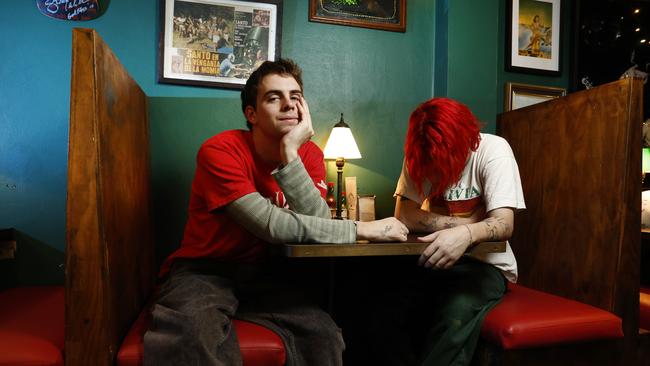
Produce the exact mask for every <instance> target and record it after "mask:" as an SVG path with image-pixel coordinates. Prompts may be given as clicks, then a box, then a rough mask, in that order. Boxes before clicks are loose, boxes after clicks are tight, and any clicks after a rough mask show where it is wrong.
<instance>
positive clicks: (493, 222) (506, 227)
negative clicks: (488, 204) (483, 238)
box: [483, 217, 510, 241]
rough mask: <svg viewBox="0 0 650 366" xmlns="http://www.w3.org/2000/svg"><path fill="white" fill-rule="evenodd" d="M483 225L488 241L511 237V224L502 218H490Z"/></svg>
mask: <svg viewBox="0 0 650 366" xmlns="http://www.w3.org/2000/svg"><path fill="white" fill-rule="evenodd" d="M483 223H484V224H485V231H486V235H487V239H488V240H491V241H494V240H499V239H507V238H508V237H509V236H510V224H509V223H508V222H507V221H506V220H504V219H503V218H501V217H489V218H487V219H485V220H484V221H483Z"/></svg>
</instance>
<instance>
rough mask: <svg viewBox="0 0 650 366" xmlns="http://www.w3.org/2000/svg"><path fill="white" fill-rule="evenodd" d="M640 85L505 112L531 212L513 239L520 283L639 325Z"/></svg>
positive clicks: (506, 132)
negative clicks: (606, 311) (594, 307)
mask: <svg viewBox="0 0 650 366" xmlns="http://www.w3.org/2000/svg"><path fill="white" fill-rule="evenodd" d="M642 87H643V84H642V82H641V81H640V80H637V79H623V80H619V81H616V82H613V83H610V84H606V85H602V86H599V87H596V88H593V89H591V90H586V91H581V92H577V93H573V94H570V95H568V96H567V97H564V98H559V99H556V100H553V101H549V102H546V103H542V104H537V105H533V106H530V107H526V108H522V109H518V110H514V111H510V112H506V113H503V114H501V115H500V116H499V120H498V124H497V130H498V133H499V134H500V135H501V136H503V137H505V138H506V139H507V140H508V142H509V143H510V145H511V146H512V149H513V152H514V155H515V157H516V159H517V162H518V164H519V169H520V174H521V178H522V185H523V189H524V195H525V199H526V206H527V209H526V210H525V211H523V212H521V213H520V214H518V216H517V218H516V222H515V232H514V235H513V238H512V240H511V243H512V246H513V250H514V252H515V255H516V257H517V261H518V266H519V273H520V283H522V284H523V285H525V286H528V287H531V288H534V289H537V290H542V291H545V292H549V293H553V294H556V295H560V296H563V297H566V298H570V299H574V300H577V301H580V302H583V303H587V304H590V305H593V306H596V307H599V308H602V309H605V310H608V311H611V312H613V313H615V314H617V315H618V316H620V317H621V318H622V319H623V330H624V332H625V334H626V336H627V335H633V334H635V333H636V332H637V327H638V307H639V303H638V299H639V295H638V294H639V246H640V231H639V228H640V222H641V219H640V199H641V196H640V192H641V170H640V168H641V146H642V145H641V123H642V110H641V108H642V107H641V103H642V94H643V93H642Z"/></svg>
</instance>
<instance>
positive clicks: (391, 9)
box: [309, 0, 406, 32]
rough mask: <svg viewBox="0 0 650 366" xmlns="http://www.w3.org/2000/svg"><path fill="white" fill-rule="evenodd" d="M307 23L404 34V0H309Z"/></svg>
mask: <svg viewBox="0 0 650 366" xmlns="http://www.w3.org/2000/svg"><path fill="white" fill-rule="evenodd" d="M309 21H310V22H321V23H330V24H339V25H349V26H353V27H363V28H373V29H382V30H387V31H393V32H406V0H373V1H364V0H309Z"/></svg>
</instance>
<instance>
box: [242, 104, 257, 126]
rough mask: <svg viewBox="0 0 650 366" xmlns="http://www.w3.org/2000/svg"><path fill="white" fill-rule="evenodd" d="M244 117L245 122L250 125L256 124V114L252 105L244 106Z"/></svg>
mask: <svg viewBox="0 0 650 366" xmlns="http://www.w3.org/2000/svg"><path fill="white" fill-rule="evenodd" d="M244 116H246V120H247V121H248V122H250V124H252V125H255V124H257V113H256V112H255V108H253V106H252V105H247V106H246V108H245V109H244Z"/></svg>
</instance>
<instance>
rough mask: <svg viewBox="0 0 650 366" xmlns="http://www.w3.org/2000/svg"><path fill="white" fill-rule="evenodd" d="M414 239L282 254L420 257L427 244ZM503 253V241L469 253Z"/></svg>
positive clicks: (304, 247)
mask: <svg viewBox="0 0 650 366" xmlns="http://www.w3.org/2000/svg"><path fill="white" fill-rule="evenodd" d="M416 238H417V235H409V236H408V238H407V241H406V242H403V243H400V242H397V243H396V242H391V243H368V242H357V243H350V244H284V247H283V254H284V255H285V256H286V257H290V258H308V257H311V258H319V257H320V258H323V257H330V258H331V257H369V256H388V255H393V256H395V255H420V253H422V251H423V250H424V248H426V247H427V245H428V243H421V242H418V241H417V239H416ZM505 251H506V242H505V241H486V242H482V243H479V244H476V245H475V246H474V247H472V249H471V250H470V251H469V252H470V253H472V254H481V253H502V252H505Z"/></svg>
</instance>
